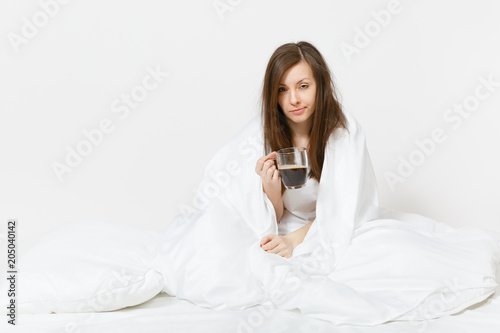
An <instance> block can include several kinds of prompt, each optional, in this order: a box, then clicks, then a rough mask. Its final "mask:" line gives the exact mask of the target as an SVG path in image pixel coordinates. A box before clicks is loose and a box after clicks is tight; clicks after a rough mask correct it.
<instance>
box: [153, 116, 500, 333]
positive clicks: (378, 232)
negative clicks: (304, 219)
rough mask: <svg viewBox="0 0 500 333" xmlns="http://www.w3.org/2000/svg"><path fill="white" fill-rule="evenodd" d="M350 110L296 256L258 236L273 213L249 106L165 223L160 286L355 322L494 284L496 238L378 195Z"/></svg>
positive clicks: (205, 300)
mask: <svg viewBox="0 0 500 333" xmlns="http://www.w3.org/2000/svg"><path fill="white" fill-rule="evenodd" d="M346 117H347V121H348V132H347V131H345V130H338V131H336V132H335V133H334V134H333V135H332V136H331V137H330V140H329V142H328V146H327V149H326V151H325V161H324V164H323V171H322V175H321V181H320V183H319V188H318V197H317V203H316V220H315V222H314V223H313V224H312V226H311V228H310V230H309V232H308V233H307V235H306V237H305V239H304V241H303V243H301V244H300V245H299V246H298V247H297V248H295V250H294V252H293V257H292V258H289V259H286V258H283V257H281V256H279V255H276V254H271V253H267V252H265V251H264V250H262V249H261V248H260V239H261V238H262V237H263V236H265V235H266V234H270V233H272V234H277V222H276V215H275V212H274V208H273V206H272V203H271V202H270V201H269V199H268V198H267V195H265V193H264V192H263V191H262V181H261V179H260V177H259V176H258V175H257V174H256V173H255V172H254V168H255V162H256V160H257V158H258V157H260V156H262V155H264V154H265V151H264V147H263V143H262V127H261V125H260V124H261V120H260V118H259V117H256V118H255V119H253V120H252V121H251V122H249V124H247V126H246V127H245V128H243V129H242V130H241V131H240V133H238V134H237V135H236V136H235V137H234V138H233V139H232V140H231V141H230V142H228V144H227V145H225V146H224V147H223V148H222V149H221V150H220V151H219V152H218V153H217V154H216V155H215V156H214V158H213V159H212V160H211V161H210V163H209V165H208V166H207V168H206V170H205V174H204V177H203V179H202V181H201V184H200V187H199V189H198V192H197V199H198V201H197V202H199V205H198V207H197V208H198V210H197V211H195V212H193V213H192V214H188V215H182V216H178V217H177V218H176V219H175V220H174V221H172V222H171V223H170V225H169V226H168V228H167V230H166V231H165V235H164V239H163V242H162V245H161V246H160V247H159V249H158V253H157V255H156V258H155V260H154V265H155V268H156V270H157V271H159V272H161V273H162V274H163V276H164V281H165V288H164V292H166V293H168V294H170V295H176V296H177V297H179V298H181V299H186V300H190V301H192V302H193V303H195V304H197V305H200V306H204V307H210V308H214V309H217V310H221V309H233V310H239V309H245V308H248V307H250V306H254V305H261V304H264V305H265V304H274V305H275V306H277V307H278V308H280V309H286V310H294V309H300V311H301V313H303V314H307V315H309V316H312V317H315V318H319V319H323V320H328V321H330V322H332V323H334V324H357V325H376V324H380V323H383V322H385V321H388V320H395V319H407V320H413V319H415V318H433V317H439V316H443V315H447V314H450V313H456V312H458V311H461V310H462V309H463V308H464V307H466V306H469V305H471V304H474V303H477V302H479V301H481V300H483V299H484V298H486V297H488V296H489V295H491V293H492V292H493V291H494V289H495V287H496V282H495V269H494V265H495V261H496V260H498V256H499V253H498V251H499V249H498V247H497V246H496V245H495V242H494V241H493V239H491V237H489V236H488V235H487V234H486V233H485V232H483V231H481V230H478V229H473V228H467V229H462V230H457V229H454V228H451V227H449V226H447V225H445V224H443V223H438V222H436V221H433V220H431V219H428V218H426V217H423V216H420V215H416V214H406V213H402V212H397V211H391V210H387V209H384V208H381V207H379V205H378V193H377V186H376V181H375V176H374V172H373V168H372V165H371V161H370V157H369V154H368V151H367V149H366V144H365V137H364V134H363V131H362V129H361V127H360V125H359V124H358V123H357V121H356V120H355V119H354V117H353V116H352V115H351V114H350V113H348V112H346ZM396 268H398V269H396ZM440 299H441V300H440ZM436 302H437V304H434V303H436Z"/></svg>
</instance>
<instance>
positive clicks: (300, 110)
mask: <svg viewBox="0 0 500 333" xmlns="http://www.w3.org/2000/svg"><path fill="white" fill-rule="evenodd" d="M305 109H306V108H302V109H298V110H293V111H290V112H291V113H293V114H301V113H302V112H304V110H305Z"/></svg>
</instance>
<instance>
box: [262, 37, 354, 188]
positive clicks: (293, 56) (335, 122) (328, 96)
mask: <svg viewBox="0 0 500 333" xmlns="http://www.w3.org/2000/svg"><path fill="white" fill-rule="evenodd" d="M300 61H305V62H306V63H307V64H308V65H309V66H310V67H311V70H312V72H313V75H314V79H315V81H316V86H317V88H316V102H315V110H314V113H313V114H312V117H313V120H312V126H311V129H310V131H309V148H308V150H307V158H308V161H309V168H310V171H309V174H308V176H309V177H311V178H314V179H316V180H317V181H318V182H319V181H320V179H321V170H322V168H323V161H324V155H325V147H326V144H327V142H328V138H329V137H330V135H331V134H332V133H333V132H334V130H335V129H336V128H339V127H343V128H347V126H346V118H345V115H344V113H343V112H342V107H341V104H340V102H339V101H338V99H337V94H336V91H335V90H336V89H335V86H334V84H333V80H332V75H331V72H330V69H329V68H328V65H327V64H326V62H325V60H324V59H323V56H322V55H321V53H319V51H318V50H317V49H316V48H315V47H314V46H313V45H312V44H310V43H308V42H304V41H301V42H298V43H287V44H283V45H281V46H280V47H278V48H277V49H276V51H274V53H273V55H272V56H271V58H270V59H269V63H268V64H267V69H266V74H265V76H264V84H263V89H262V99H261V103H262V104H261V112H262V118H261V119H262V122H263V124H262V126H263V129H264V147H265V148H264V149H265V154H269V153H270V152H272V151H277V150H279V149H282V148H287V147H292V146H293V144H292V133H291V130H290V126H289V125H288V120H287V117H286V116H285V114H284V113H283V110H282V109H281V107H280V106H279V104H278V90H279V83H280V80H281V77H282V76H283V74H284V73H285V72H286V70H287V69H289V68H290V67H292V66H293V65H295V64H297V63H299V62H300ZM311 134H312V135H311ZM284 191H285V186H284V185H283V184H281V194H283V192H284Z"/></svg>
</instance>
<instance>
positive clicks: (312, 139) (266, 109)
mask: <svg viewBox="0 0 500 333" xmlns="http://www.w3.org/2000/svg"><path fill="white" fill-rule="evenodd" d="M262 119H263V120H264V142H265V145H266V148H270V149H271V150H273V152H271V153H270V154H268V155H266V156H263V157H261V158H259V160H258V161H257V165H256V167H255V171H256V172H257V174H258V175H259V176H260V177H261V178H262V183H263V189H264V192H265V193H266V194H267V196H268V197H269V199H270V200H271V202H272V203H273V206H274V209H275V211H276V215H277V216H276V218H277V221H278V223H280V222H281V219H282V218H283V217H284V218H285V221H284V222H283V223H282V224H281V225H280V234H282V233H283V232H286V231H292V232H290V233H288V234H286V235H284V236H279V235H267V236H265V237H264V238H263V239H262V240H261V246H262V249H264V250H266V251H267V252H268V253H276V254H279V255H281V256H283V257H285V258H289V257H290V256H291V255H292V251H293V249H294V248H295V247H296V246H297V245H298V244H300V243H301V242H302V241H303V240H304V237H305V235H306V233H307V231H308V230H309V228H310V227H311V224H312V223H313V222H314V218H312V221H311V222H309V223H307V224H306V225H304V226H302V227H300V228H298V229H297V227H298V226H300V224H301V222H300V221H301V220H304V217H306V218H307V217H308V216H314V215H315V198H312V200H311V198H306V197H304V196H307V194H311V195H313V196H314V194H315V192H314V191H317V185H318V182H319V181H320V178H321V168H322V167H323V160H324V152H325V146H326V143H327V139H328V137H329V136H330V134H331V133H332V132H333V131H334V130H335V129H336V128H337V127H343V128H345V127H346V119H345V116H344V114H343V113H342V109H341V106H340V103H339V102H338V101H337V98H336V94H335V89H334V86H333V81H332V79H331V75H330V71H329V70H328V66H327V64H326V62H325V60H324V59H323V57H322V56H321V54H320V52H319V51H318V50H317V49H316V48H315V47H314V46H313V45H311V44H310V43H307V42H299V43H297V44H295V43H288V44H284V45H282V46H280V47H279V48H278V49H277V50H276V51H275V52H274V54H273V55H272V56H271V59H270V60H269V64H268V66H267V70H266V74H265V78H264V89H263V93H262ZM291 146H295V147H305V148H307V150H308V160H309V163H310V170H309V175H308V176H309V177H310V179H309V181H308V185H307V186H308V187H307V188H302V189H296V190H292V191H291V192H294V193H289V192H290V191H286V189H285V187H284V185H283V184H282V182H281V177H280V174H279V171H278V170H277V168H276V166H275V164H274V157H275V156H276V151H277V150H279V149H282V148H287V147H291ZM311 187H313V188H312V189H311ZM311 190H312V191H311ZM284 193H286V194H285V195H284ZM301 196H302V198H300V197H301ZM283 199H285V201H286V202H287V203H288V204H289V205H286V206H287V207H284V203H283ZM301 199H302V200H309V201H310V202H309V203H308V205H304V204H303V203H302V207H303V208H304V209H302V210H300V211H296V210H295V211H294V209H293V207H291V206H292V205H293V204H294V203H299V202H300V200H301ZM292 212H294V213H292ZM292 229H293V230H292ZM295 229H296V230H295Z"/></svg>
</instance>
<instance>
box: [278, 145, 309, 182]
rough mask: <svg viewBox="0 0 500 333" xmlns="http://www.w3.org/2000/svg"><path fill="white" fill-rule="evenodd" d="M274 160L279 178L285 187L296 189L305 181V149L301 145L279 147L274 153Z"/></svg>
mask: <svg viewBox="0 0 500 333" xmlns="http://www.w3.org/2000/svg"><path fill="white" fill-rule="evenodd" d="M276 161H277V164H278V169H279V170H280V174H281V180H282V182H283V185H285V187H286V188H287V189H297V188H301V187H304V186H306V183H307V172H308V163H307V151H306V148H303V147H290V148H284V149H280V150H278V151H277V153H276Z"/></svg>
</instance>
